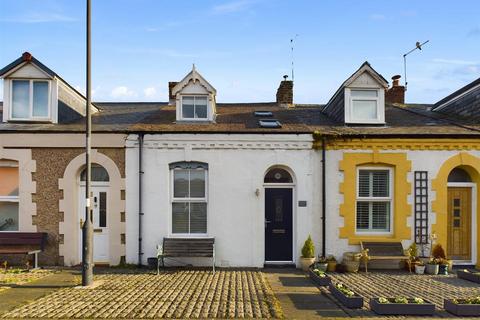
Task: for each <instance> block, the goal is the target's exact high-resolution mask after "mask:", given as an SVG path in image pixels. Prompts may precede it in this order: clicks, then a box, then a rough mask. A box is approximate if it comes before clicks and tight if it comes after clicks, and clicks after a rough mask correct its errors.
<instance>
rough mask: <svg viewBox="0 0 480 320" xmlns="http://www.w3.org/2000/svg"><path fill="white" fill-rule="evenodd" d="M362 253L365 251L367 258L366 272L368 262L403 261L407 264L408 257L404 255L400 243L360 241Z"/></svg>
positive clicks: (408, 261)
mask: <svg viewBox="0 0 480 320" xmlns="http://www.w3.org/2000/svg"><path fill="white" fill-rule="evenodd" d="M360 247H361V249H362V252H363V251H365V250H367V256H368V258H367V259H366V261H365V270H367V264H368V260H405V261H406V262H407V263H408V264H409V270H410V257H409V256H408V255H406V254H405V250H404V249H403V246H402V243H401V242H363V241H360Z"/></svg>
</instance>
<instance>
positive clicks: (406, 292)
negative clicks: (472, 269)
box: [320, 271, 480, 317]
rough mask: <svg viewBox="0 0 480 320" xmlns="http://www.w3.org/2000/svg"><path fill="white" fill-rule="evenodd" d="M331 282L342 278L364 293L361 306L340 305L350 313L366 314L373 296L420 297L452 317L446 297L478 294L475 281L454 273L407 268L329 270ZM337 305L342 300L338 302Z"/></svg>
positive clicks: (479, 287) (326, 291)
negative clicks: (427, 272) (415, 271)
mask: <svg viewBox="0 0 480 320" xmlns="http://www.w3.org/2000/svg"><path fill="white" fill-rule="evenodd" d="M330 276H331V278H332V281H333V282H341V283H343V284H345V285H346V286H348V287H349V288H350V289H351V290H353V291H355V292H356V293H358V294H359V295H361V296H362V297H364V300H365V301H364V306H363V308H362V309H361V310H350V309H347V308H343V307H342V309H343V310H344V311H345V312H346V313H347V314H348V315H350V316H361V317H368V316H373V315H374V313H373V312H372V311H370V308H369V306H368V302H369V300H370V298H375V297H397V296H404V297H420V298H423V299H425V300H427V301H429V302H431V303H434V304H435V306H436V314H435V316H437V317H453V315H451V314H450V313H447V312H446V311H444V310H443V300H444V299H445V298H450V299H451V298H466V297H472V296H479V295H480V286H479V285H478V284H476V283H473V282H470V281H466V280H463V279H459V278H457V276H456V275H454V274H451V275H448V276H444V275H437V276H434V275H417V274H409V273H406V272H401V271H400V272H395V271H391V272H390V271H386V272H377V271H374V272H369V273H365V272H359V273H344V274H339V273H333V274H330ZM320 290H321V291H322V292H323V293H325V294H327V295H329V296H330V297H331V298H332V299H333V300H336V299H335V298H333V297H332V296H331V295H330V293H329V291H328V288H327V287H321V289H320ZM339 306H341V304H340V303H339Z"/></svg>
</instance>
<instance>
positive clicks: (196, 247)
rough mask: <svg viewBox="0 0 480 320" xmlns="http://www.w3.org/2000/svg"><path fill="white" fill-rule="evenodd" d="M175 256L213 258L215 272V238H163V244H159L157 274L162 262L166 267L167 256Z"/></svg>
mask: <svg viewBox="0 0 480 320" xmlns="http://www.w3.org/2000/svg"><path fill="white" fill-rule="evenodd" d="M175 257H178V258H180V257H207V258H212V270H213V273H214V274H215V238H163V244H162V245H161V246H160V245H158V246H157V259H158V262H157V274H158V273H159V269H160V263H161V264H162V267H165V261H164V259H165V258H175Z"/></svg>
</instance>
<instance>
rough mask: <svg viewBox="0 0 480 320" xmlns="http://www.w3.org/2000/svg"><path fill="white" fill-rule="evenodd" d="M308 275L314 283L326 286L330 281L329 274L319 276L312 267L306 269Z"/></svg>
mask: <svg viewBox="0 0 480 320" xmlns="http://www.w3.org/2000/svg"><path fill="white" fill-rule="evenodd" d="M308 275H309V276H310V279H312V280H313V282H315V283H316V284H318V285H319V286H328V285H329V284H330V282H331V281H332V280H331V279H330V277H329V276H325V277H319V276H317V275H316V274H315V273H314V272H313V271H312V269H308Z"/></svg>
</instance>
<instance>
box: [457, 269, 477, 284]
mask: <svg viewBox="0 0 480 320" xmlns="http://www.w3.org/2000/svg"><path fill="white" fill-rule="evenodd" d="M457 277H459V278H460V279H465V280H468V281H472V282H476V283H480V272H471V271H469V270H467V269H463V270H458V271H457Z"/></svg>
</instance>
